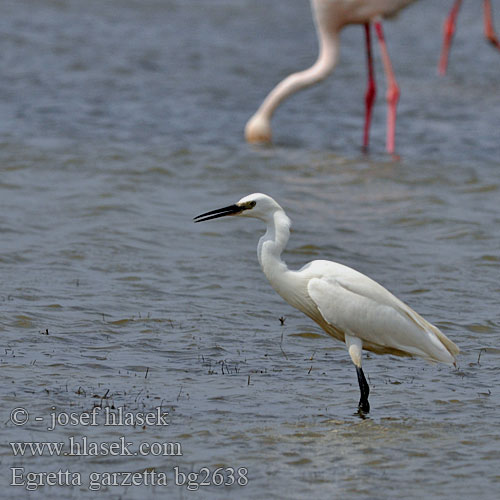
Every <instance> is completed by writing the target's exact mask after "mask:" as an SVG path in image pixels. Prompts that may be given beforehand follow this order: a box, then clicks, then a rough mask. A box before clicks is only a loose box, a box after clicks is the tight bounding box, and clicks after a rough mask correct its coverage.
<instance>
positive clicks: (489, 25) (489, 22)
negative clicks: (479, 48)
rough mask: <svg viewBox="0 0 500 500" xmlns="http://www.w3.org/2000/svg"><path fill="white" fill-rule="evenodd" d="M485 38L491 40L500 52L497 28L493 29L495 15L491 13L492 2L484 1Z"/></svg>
mask: <svg viewBox="0 0 500 500" xmlns="http://www.w3.org/2000/svg"><path fill="white" fill-rule="evenodd" d="M483 6H484V36H485V37H486V38H487V39H488V40H489V42H490V43H491V44H492V45H494V46H495V47H496V48H497V49H498V50H500V41H499V40H498V37H497V35H496V33H495V28H493V14H492V13H491V2H490V0H484V3H483Z"/></svg>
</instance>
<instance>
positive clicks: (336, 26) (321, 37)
mask: <svg viewBox="0 0 500 500" xmlns="http://www.w3.org/2000/svg"><path fill="white" fill-rule="evenodd" d="M414 1H415V0H311V7H312V12H313V18H314V23H315V26H316V32H317V36H318V42H319V55H318V58H317V60H316V62H315V63H314V64H313V65H312V66H311V67H310V68H308V69H306V70H304V71H300V72H298V73H293V74H291V75H289V76H287V77H286V78H285V79H284V80H283V81H281V82H280V83H279V84H278V85H277V86H276V87H275V88H274V89H273V90H272V91H271V92H270V93H269V94H268V96H267V97H266V98H265V99H264V101H263V102H262V104H261V105H260V107H259V109H258V110H257V111H256V112H255V114H254V115H253V116H252V117H251V118H250V119H249V120H248V122H247V124H246V126H245V137H246V140H247V141H248V142H250V143H269V142H271V139H272V132H271V118H272V115H273V113H274V111H275V110H276V108H277V107H278V105H279V104H280V103H281V102H282V101H283V100H284V99H286V98H287V97H288V96H290V95H291V94H293V93H295V92H297V91H298V90H301V89H303V88H305V87H309V86H311V85H314V84H316V83H318V82H320V81H321V80H323V79H325V78H326V77H327V76H328V75H329V74H330V73H331V72H332V71H333V69H334V68H335V65H336V63H337V61H338V56H339V47H340V42H339V35H340V31H341V30H342V29H343V28H344V27H345V26H348V25H350V24H363V25H364V28H365V39H366V51H367V64H368V86H367V89H366V94H365V122H364V129H363V148H364V149H365V150H366V149H367V148H368V142H369V131H370V123H371V115H372V108H373V103H374V100H375V95H376V85H375V78H374V72H373V60H372V52H371V36H370V27H371V24H372V23H373V24H374V27H375V32H376V35H377V38H378V41H379V44H380V50H381V54H382V62H383V66H384V71H385V74H386V79H387V96H386V98H387V105H388V113H387V139H386V149H387V152H388V153H391V154H392V153H394V149H395V134H396V107H397V103H398V100H399V95H400V90H399V87H398V84H397V82H396V78H395V76H394V72H393V69H392V65H391V60H390V58H389V53H388V51H387V45H386V42H385V38H384V32H383V29H382V23H381V20H380V19H381V18H385V17H392V16H394V15H395V14H397V13H398V12H399V11H400V10H401V9H403V8H404V7H407V6H408V5H410V4H411V3H413V2H414Z"/></svg>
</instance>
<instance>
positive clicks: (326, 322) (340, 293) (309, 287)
mask: <svg viewBox="0 0 500 500" xmlns="http://www.w3.org/2000/svg"><path fill="white" fill-rule="evenodd" d="M226 215H233V216H241V217H254V218H256V219H260V220H262V221H264V222H265V223H266V225H267V230H266V233H265V234H264V236H262V237H261V238H260V240H259V244H258V247H257V255H258V258H259V262H260V265H261V267H262V270H263V271H264V274H265V275H266V276H267V279H268V280H269V282H270V283H271V285H272V287H273V288H274V289H275V290H276V292H278V294H279V295H281V296H282V297H283V298H284V299H285V300H286V301H287V302H288V303H289V304H291V305H292V306H294V307H296V308H297V309H299V310H300V311H302V312H303V313H304V314H306V315H307V316H309V317H310V318H311V319H313V320H314V321H316V323H318V324H319V325H320V326H321V328H323V330H325V332H326V333H328V334H329V335H331V336H332V337H335V338H336V339H338V340H340V341H342V342H345V344H346V346H347V349H348V352H349V355H350V356H351V359H352V361H353V363H354V365H355V366H356V372H357V376H358V383H359V388H360V391H361V398H360V401H359V411H360V412H361V413H362V414H363V413H368V412H369V410H370V405H369V403H368V394H369V391H370V390H369V386H368V383H367V381H366V378H365V375H364V373H363V369H362V367H361V358H362V349H366V350H369V351H373V352H375V353H377V354H395V355H398V356H420V357H422V358H425V359H427V360H430V361H441V362H443V363H447V364H455V356H456V355H457V354H458V352H459V349H458V347H457V346H456V345H455V344H454V343H453V342H452V341H451V340H449V339H448V338H447V337H446V336H445V335H444V334H443V333H442V332H441V331H440V330H439V329H438V328H436V327H435V326H434V325H431V324H430V323H429V322H428V321H426V320H425V319H424V318H422V317H421V316H420V315H419V314H417V313H416V312H415V311H413V309H411V308H410V307H408V306H407V305H406V304H404V303H403V302H401V301H400V300H399V299H397V298H396V297H395V296H394V295H392V294H391V293H390V292H389V291H388V290H386V289H385V288H384V287H383V286H381V285H379V284H378V283H377V282H375V281H373V280H372V279H370V278H368V277H367V276H365V275H363V274H361V273H359V272H358V271H355V270H354V269H351V268H349V267H347V266H344V265H342V264H338V263H336V262H331V261H327V260H315V261H312V262H310V263H309V264H306V265H305V266H304V267H303V268H302V269H300V270H299V271H292V270H290V269H288V267H287V266H286V264H285V263H284V262H283V261H282V260H281V257H280V256H281V252H282V251H283V249H284V248H285V246H286V244H287V242H288V238H289V236H290V223H291V221H290V219H289V218H288V217H287V215H286V214H285V211H284V210H283V209H282V208H281V206H280V205H278V203H277V202H276V201H275V200H273V198H271V197H270V196H267V195H265V194H261V193H255V194H251V195H249V196H245V197H244V198H242V199H241V200H240V201H238V202H237V203H235V204H234V205H229V206H227V207H224V208H219V209H217V210H212V211H210V212H206V213H204V214H201V215H198V216H197V217H195V218H194V221H195V222H202V221H207V220H210V219H216V218H218V217H224V216H226Z"/></svg>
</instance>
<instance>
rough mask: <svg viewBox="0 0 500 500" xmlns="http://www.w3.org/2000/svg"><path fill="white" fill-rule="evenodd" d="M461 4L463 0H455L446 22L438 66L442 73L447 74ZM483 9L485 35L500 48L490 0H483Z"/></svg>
mask: <svg viewBox="0 0 500 500" xmlns="http://www.w3.org/2000/svg"><path fill="white" fill-rule="evenodd" d="M461 6H462V0H455V2H454V3H453V6H452V8H451V10H450V13H449V14H448V17H447V18H446V20H445V22H444V26H443V31H444V38H443V48H442V49H441V57H440V58H439V66H438V71H439V74H440V75H445V74H446V69H447V67H448V56H449V53H450V47H451V41H452V39H453V34H454V33H455V27H456V23H457V16H458V11H459V10H460V7H461ZM483 10H484V36H485V37H486V39H487V40H488V41H489V42H490V43H491V44H492V45H493V46H494V47H496V48H497V49H498V50H500V40H499V39H498V37H497V35H496V34H495V28H494V27H493V14H492V12H491V1H490V0H483Z"/></svg>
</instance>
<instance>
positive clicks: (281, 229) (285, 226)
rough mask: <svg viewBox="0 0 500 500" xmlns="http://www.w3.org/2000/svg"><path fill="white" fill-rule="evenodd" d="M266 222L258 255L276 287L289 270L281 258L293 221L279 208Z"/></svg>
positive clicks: (269, 278)
mask: <svg viewBox="0 0 500 500" xmlns="http://www.w3.org/2000/svg"><path fill="white" fill-rule="evenodd" d="M266 222H267V231H266V233H265V234H264V236H262V238H261V239H260V240H259V246H258V247H257V256H258V258H259V262H260V265H261V267H262V270H263V271H264V274H265V275H266V277H267V279H268V280H269V281H270V283H271V285H273V287H274V288H276V286H275V285H276V284H277V282H278V281H280V278H281V277H283V275H284V274H285V273H286V272H287V270H288V268H287V266H286V264H285V263H284V262H283V261H282V260H281V252H283V250H284V248H285V247H286V244H287V243H288V238H289V237H290V224H291V221H290V219H289V218H288V217H287V215H286V214H285V212H284V211H283V210H277V211H276V212H274V213H273V214H272V216H271V217H270V218H269V219H268V220H267V221H266Z"/></svg>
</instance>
